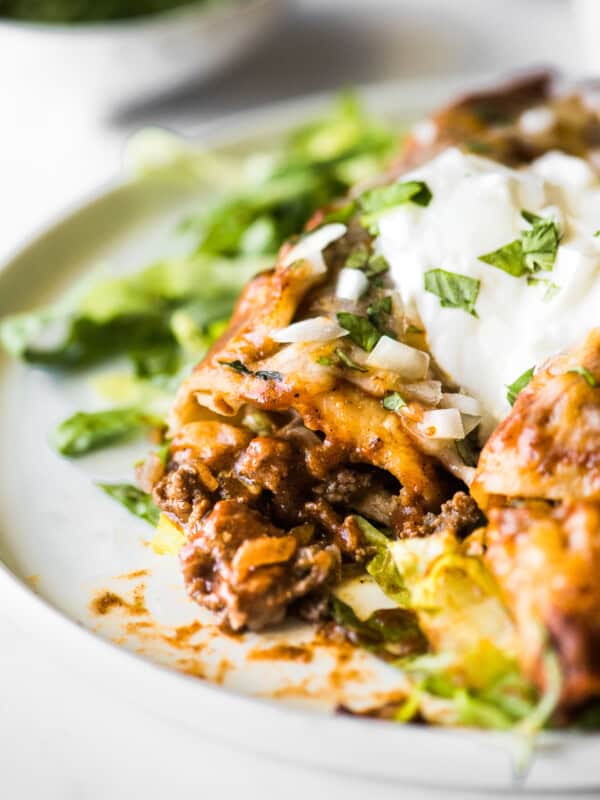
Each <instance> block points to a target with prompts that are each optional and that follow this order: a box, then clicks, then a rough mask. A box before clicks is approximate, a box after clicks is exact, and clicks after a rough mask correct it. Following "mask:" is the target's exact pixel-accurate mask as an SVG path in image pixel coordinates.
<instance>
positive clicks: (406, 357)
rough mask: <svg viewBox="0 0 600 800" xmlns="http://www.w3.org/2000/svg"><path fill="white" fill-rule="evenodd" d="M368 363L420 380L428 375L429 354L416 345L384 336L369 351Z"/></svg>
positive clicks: (371, 365) (409, 378)
mask: <svg viewBox="0 0 600 800" xmlns="http://www.w3.org/2000/svg"><path fill="white" fill-rule="evenodd" d="M367 364H368V366H370V367H377V368H379V369H389V370H393V371H394V372H399V373H400V374H401V375H402V376H403V377H405V378H408V380H413V381H418V380H420V379H421V378H424V377H425V376H426V375H427V370H428V369H429V356H428V355H427V353H424V352H423V351H422V350H417V349H416V347H409V346H408V345H407V344H402V342H397V341H396V340H395V339H392V338H391V337H390V336H382V337H381V339H380V340H379V341H378V342H377V344H376V345H375V347H374V348H373V350H372V351H371V352H370V353H369V357H368V358H367Z"/></svg>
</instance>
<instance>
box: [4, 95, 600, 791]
mask: <svg viewBox="0 0 600 800" xmlns="http://www.w3.org/2000/svg"><path fill="white" fill-rule="evenodd" d="M460 85H461V86H464V83H461V84H460ZM458 86H459V84H457V83H456V82H454V83H448V82H445V83H444V84H443V85H440V84H439V83H431V82H419V83H403V84H396V85H393V86H387V87H379V88H374V89H373V88H372V89H370V90H368V91H366V97H367V100H368V101H369V104H370V105H371V107H373V108H374V109H377V110H379V111H381V112H383V113H385V112H393V113H391V115H392V116H394V117H395V118H400V119H405V120H410V119H414V118H416V117H418V116H419V115H420V114H422V113H423V112H424V111H426V110H427V109H428V108H429V107H433V106H435V105H437V104H438V103H440V102H443V101H444V100H445V99H447V98H448V96H449V95H450V94H451V93H452V92H453V91H455V90H456V89H457V88H458ZM323 102H326V98H323V97H321V98H317V99H309V100H303V101H297V102H293V103H287V104H283V105H278V106H275V107H270V108H267V109H263V110H261V111H260V112H253V113H249V114H242V115H236V116H235V117H233V118H231V119H230V120H228V121H227V120H226V121H222V122H221V123H219V124H218V125H213V126H210V128H207V129H206V130H205V131H204V136H205V140H206V141H211V142H212V144H213V146H217V145H218V147H219V148H221V149H222V150H224V151H227V150H230V149H233V150H240V149H241V150H248V149H251V148H255V147H264V146H268V143H269V140H271V139H272V137H273V136H277V135H278V134H279V133H281V131H284V130H285V129H286V127H288V126H289V124H295V123H296V122H297V121H298V119H299V118H300V117H301V116H302V115H303V114H306V113H309V112H313V111H316V110H318V109H319V108H320V107H321V105H322V104H323ZM203 191H204V192H205V190H203V188H202V187H198V186H191V185H190V184H189V183H187V182H184V181H181V182H178V181H177V180H175V179H173V178H170V179H166V178H160V179H159V178H153V179H147V180H145V181H144V182H138V183H124V184H121V185H118V186H116V187H114V188H111V189H109V190H108V191H106V192H104V193H103V194H100V195H99V196H98V197H97V198H96V199H94V200H93V201H92V202H90V203H88V204H87V205H85V206H83V207H82V208H80V209H79V210H77V211H75V212H74V213H72V214H71V215H70V216H68V217H67V218H66V219H64V220H62V221H61V222H59V223H57V224H56V225H54V226H53V227H51V228H50V229H49V230H47V231H46V232H45V233H43V234H42V235H41V236H39V237H38V238H36V239H35V240H34V241H32V242H31V244H29V246H28V247H26V248H25V249H24V250H22V251H21V252H20V253H19V254H17V255H16V256H15V257H14V258H13V259H12V260H11V261H10V262H9V263H8V264H6V265H5V266H4V267H3V268H1V269H0V315H3V314H6V313H12V312H14V311H18V310H22V309H25V308H30V307H35V306H37V305H39V304H40V303H41V302H44V301H47V300H48V299H51V298H54V297H59V296H60V294H61V292H62V291H63V290H64V288H65V287H66V286H69V285H70V284H72V282H73V281H74V280H75V279H76V278H77V277H79V276H81V275H84V274H86V273H88V274H89V272H90V270H92V269H94V268H95V267H97V266H98V265H99V264H102V263H104V264H106V263H108V264H110V265H111V267H112V268H113V269H116V270H127V269H133V268H136V267H139V266H142V265H144V264H145V263H146V262H148V261H149V260H151V259H152V258H155V257H157V256H158V255H161V254H167V253H169V252H173V251H174V250H175V249H176V248H177V247H178V246H180V245H179V240H178V238H177V236H176V235H175V234H174V233H173V228H174V224H175V222H176V221H177V220H178V219H179V218H181V216H182V215H184V214H185V213H186V211H188V210H189V209H191V208H193V207H194V206H195V205H196V204H197V203H198V202H200V201H201V200H202V197H203ZM94 402H96V401H95V400H94V398H93V394H92V392H91V390H90V389H89V387H87V386H86V384H85V382H82V381H81V380H79V379H73V378H59V377H57V376H55V375H51V374H49V373H45V372H43V371H40V370H36V369H31V368H28V367H25V366H24V365H22V364H18V363H11V362H9V361H8V360H7V359H6V358H5V357H0V442H2V447H1V449H0V485H1V486H2V493H1V495H0V559H1V560H2V562H3V563H4V566H2V567H0V592H1V594H2V600H3V607H4V608H5V609H10V610H11V613H12V614H14V615H15V617H17V618H18V619H19V621H20V622H21V624H27V625H28V626H29V628H30V629H31V631H32V632H34V633H35V635H36V636H37V637H39V641H40V651H41V652H44V653H45V652H46V651H47V650H51V651H52V652H53V653H55V654H58V655H59V656H60V657H62V658H63V659H64V660H65V661H66V662H67V663H69V664H70V665H72V666H73V667H75V668H77V669H81V670H83V671H85V672H86V674H88V675H90V676H93V680H94V681H95V682H96V683H97V684H99V685H103V686H104V687H105V688H106V689H107V690H108V691H110V692H111V693H113V694H115V693H118V694H119V696H121V697H123V700H124V701H133V702H136V703H139V704H140V705H143V706H148V707H151V708H152V709H153V710H154V711H157V710H158V711H159V712H160V713H161V714H163V715H164V716H165V717H168V718H171V719H174V720H177V721H179V722H180V723H181V724H184V725H186V726H188V727H189V728H190V729H195V730H200V731H205V732H207V733H210V735H211V736H215V737H222V738H227V739H229V740H233V741H235V742H237V743H238V744H240V745H242V746H245V747H248V748H252V749H255V750H260V751H264V752H268V753H271V754H275V755H278V756H281V757H285V758H288V759H295V760H300V761H304V762H310V763H313V764H316V765H320V766H323V767H328V768H335V769H340V770H343V771H345V772H348V771H350V772H361V773H365V774H369V775H373V776H374V777H377V778H382V777H386V778H395V779H402V780H411V781H419V782H421V783H425V784H430V785H432V784H435V785H440V786H454V787H456V786H464V787H467V786H468V787H472V788H474V787H489V788H500V787H509V786H511V785H515V783H514V781H515V778H514V771H513V767H512V765H513V762H514V759H513V753H514V751H515V745H516V743H515V741H514V739H513V738H512V737H510V736H507V735H501V734H492V733H485V732H478V731H469V730H442V729H434V728H426V727H419V726H400V725H395V724H393V723H384V722H374V721H369V720H363V719H356V718H349V717H346V716H340V715H335V714H332V713H331V711H332V709H334V708H335V707H336V706H337V705H338V704H340V703H341V704H353V705H357V706H359V705H363V706H365V705H366V706H368V705H370V704H372V703H374V702H378V701H379V702H380V701H381V700H383V699H385V697H387V696H390V693H391V694H393V692H394V691H397V690H398V689H399V688H401V687H402V676H401V675H400V673H399V672H397V671H395V670H394V669H392V668H391V667H388V666H386V665H384V664H382V663H381V662H378V661H377V660H375V659H374V658H372V657H370V656H369V655H367V654H365V653H356V654H354V655H352V656H349V654H348V652H347V651H345V650H343V649H342V650H340V649H339V648H335V647H332V646H330V645H325V644H323V645H315V644H314V643H311V640H312V636H313V634H312V631H311V630H310V629H308V628H306V627H303V626H300V625H289V626H287V627H286V628H285V629H282V630H279V631H276V632H273V633H269V634H265V635H264V636H256V635H247V636H243V637H235V638H232V637H226V636H223V635H219V634H218V632H217V631H216V630H215V629H214V628H213V627H212V624H211V620H210V616H209V615H207V614H206V613H204V612H203V611H201V610H200V609H199V608H198V607H197V606H195V605H194V604H192V603H191V602H190V601H188V600H187V598H186V596H185V594H184V592H183V588H182V583H181V578H180V575H179V570H178V568H177V563H176V562H175V560H173V559H169V558H166V557H163V558H160V557H158V556H156V555H155V554H154V553H153V552H152V551H151V550H150V549H149V547H148V546H147V540H148V537H149V535H150V534H151V529H150V528H149V527H148V526H147V525H145V524H144V523H142V522H140V521H138V520H136V519H134V518H133V517H131V516H130V515H129V514H128V513H127V512H126V511H124V510H122V509H121V508H120V507H119V506H118V505H116V504H115V503H114V502H113V501H111V500H110V499H109V498H107V497H106V496H104V495H103V494H102V493H101V492H100V491H99V490H97V489H96V488H95V487H94V486H93V483H92V478H93V479H109V480H119V479H130V478H131V466H130V465H131V463H132V461H133V460H134V458H135V456H136V455H137V453H139V452H141V451H142V450H143V449H144V445H139V446H137V447H131V446H129V447H127V448H120V449H119V450H118V451H107V452H104V453H100V454H98V455H96V456H93V457H88V458H86V459H82V460H79V461H76V462H73V461H67V460H64V459H61V458H59V457H58V456H56V455H55V454H54V453H53V452H52V451H51V450H50V448H49V447H48V445H47V433H48V431H49V429H50V428H51V427H52V426H53V425H54V424H55V423H56V422H57V421H59V420H60V419H62V418H63V417H65V416H66V415H68V414H69V413H71V412H72V411H74V410H75V409H78V408H82V407H90V406H91V405H92V404H93V403H94ZM107 592H109V593H112V594H108V595H107V594H106V593H107ZM100 597H103V600H102V601H101V602H100V605H99V604H98V598H100ZM116 597H118V598H120V601H119V600H117V599H115V598H116ZM119 603H120V605H119ZM100 610H103V611H105V612H106V613H102V614H101V613H99V611H100ZM90 631H91V632H92V633H90ZM115 644H117V645H118V646H115ZM290 648H292V649H290ZM265 651H266V652H265ZM287 656H294V658H293V659H290V658H287ZM215 682H216V683H218V684H220V685H219V686H217V685H215ZM257 698H260V699H257ZM599 743H600V737H597V736H583V735H575V734H556V735H547V736H544V737H541V738H540V740H539V748H538V750H539V752H538V754H537V757H536V758H535V760H534V762H533V764H532V766H531V769H530V771H529V774H528V776H527V781H526V786H527V787H531V788H536V789H544V788H548V789H554V790H559V789H566V788H568V789H583V788H592V787H600V763H599V761H598V759H597V758H595V749H597V747H598V744H599ZM433 765H435V766H434V767H433Z"/></svg>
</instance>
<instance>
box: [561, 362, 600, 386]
mask: <svg viewBox="0 0 600 800" xmlns="http://www.w3.org/2000/svg"><path fill="white" fill-rule="evenodd" d="M567 372H574V373H575V374H576V375H581V377H582V378H583V379H584V380H585V382H586V383H587V385H588V386H591V388H592V389H596V388H597V387H598V385H599V384H598V381H597V380H596V378H595V377H594V376H593V375H592V373H591V372H590V371H589V369H586V368H585V367H582V366H581V365H580V364H577V366H575V367H571V369H568V370H567Z"/></svg>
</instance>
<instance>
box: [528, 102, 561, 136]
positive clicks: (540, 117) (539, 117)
mask: <svg viewBox="0 0 600 800" xmlns="http://www.w3.org/2000/svg"><path fill="white" fill-rule="evenodd" d="M555 123H556V114H555V113H554V111H552V109H551V108H547V107H545V106H539V107H538V108H529V109H528V110H527V111H524V112H523V113H522V114H521V116H520V117H519V128H520V129H521V130H522V131H523V133H524V134H526V135H527V136H538V135H539V134H542V133H546V132H547V131H549V130H550V129H551V128H553V127H554V124H555Z"/></svg>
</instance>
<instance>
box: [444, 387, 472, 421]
mask: <svg viewBox="0 0 600 800" xmlns="http://www.w3.org/2000/svg"><path fill="white" fill-rule="evenodd" d="M441 406H442V408H457V409H458V410H459V411H460V412H461V413H462V414H471V415H472V416H474V417H477V416H479V415H481V403H480V402H479V400H476V399H475V398H474V397H470V396H469V395H468V394H448V393H446V392H444V394H443V395H442V401H441Z"/></svg>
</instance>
